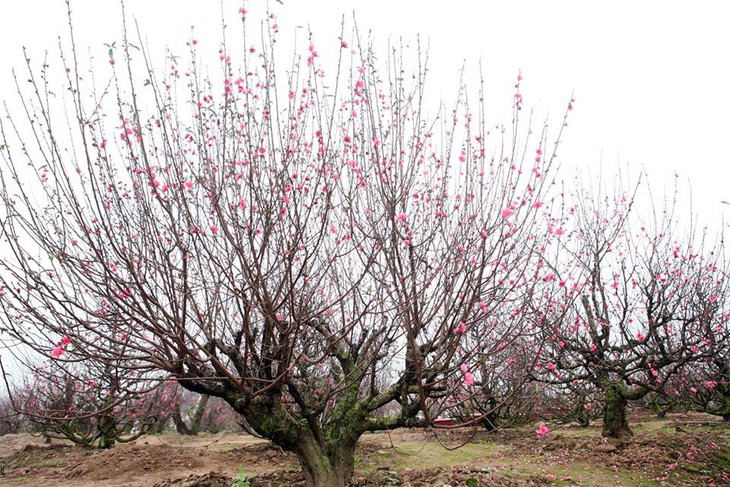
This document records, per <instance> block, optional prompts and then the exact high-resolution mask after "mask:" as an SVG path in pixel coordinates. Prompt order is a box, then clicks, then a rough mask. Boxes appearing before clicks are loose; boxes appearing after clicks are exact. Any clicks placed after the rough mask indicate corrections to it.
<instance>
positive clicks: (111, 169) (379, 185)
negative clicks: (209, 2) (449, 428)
mask: <svg viewBox="0 0 730 487" xmlns="http://www.w3.org/2000/svg"><path fill="white" fill-rule="evenodd" d="M240 13H241V19H240V21H241V26H242V33H243V35H242V36H241V41H240V44H236V45H234V46H232V45H231V44H230V43H229V44H225V43H224V44H223V45H222V46H221V48H220V55H219V62H220V64H219V65H220V71H219V73H218V74H217V75H211V76H209V77H206V76H203V75H202V74H201V73H203V72H205V68H203V67H201V65H200V60H199V59H198V52H197V40H196V39H194V38H191V40H190V42H189V49H190V56H189V61H188V64H187V65H183V64H182V61H181V58H179V57H176V56H172V55H170V56H169V57H168V61H167V64H166V65H165V66H155V67H154V69H153V67H152V63H151V61H150V54H149V52H148V51H147V50H140V49H135V47H134V46H133V44H132V43H131V42H130V41H129V40H128V39H126V38H125V40H124V42H123V43H121V47H119V48H112V49H110V52H109V61H110V62H109V64H110V65H109V67H108V72H104V73H103V74H102V73H101V72H99V71H98V70H97V71H96V72H88V73H87V72H85V71H84V70H83V68H82V67H81V65H80V61H79V60H78V58H77V52H78V50H77V46H75V45H74V44H73V41H72V43H71V44H70V49H69V51H68V52H66V51H62V54H61V56H60V58H59V59H57V60H54V61H53V62H51V61H45V62H43V63H42V64H41V63H33V62H31V60H30V59H28V61H27V64H28V70H27V74H24V75H22V76H20V75H19V77H18V78H19V79H21V78H22V80H23V81H22V83H21V82H20V81H19V93H20V96H21V100H22V101H23V102H24V107H25V111H24V112H22V113H20V114H12V115H11V117H10V118H9V119H3V120H2V122H0V130H1V133H2V151H1V153H2V156H0V157H1V158H2V169H1V172H0V177H2V187H1V189H0V191H1V192H0V196H1V197H2V201H3V212H4V214H3V215H2V222H3V224H2V225H3V226H2V235H3V245H4V246H5V247H6V248H8V249H9V252H8V253H7V258H4V259H3V261H2V268H1V269H0V289H1V292H2V296H1V297H0V300H1V301H2V309H3V312H2V322H3V327H4V328H5V329H6V330H7V331H8V333H10V334H11V335H12V336H13V337H14V338H15V339H16V340H19V341H21V342H23V343H24V344H25V346H27V347H30V348H32V349H33V350H35V351H37V352H38V353H40V354H43V355H46V356H48V355H53V354H54V353H56V352H54V347H57V346H58V345H57V343H58V340H59V339H60V337H63V336H68V337H70V340H71V342H72V344H73V353H75V354H78V359H79V360H89V361H93V362H94V363H97V364H120V366H123V367H125V368H127V369H128V370H133V371H136V373H138V374H141V375H144V374H150V373H152V374H154V373H160V372H162V373H165V374H167V375H168V377H170V378H172V379H175V380H177V381H178V382H179V384H180V385H181V386H182V387H184V388H186V389H189V390H191V391H195V392H198V393H201V394H208V395H210V396H213V397H218V398H222V399H223V400H224V401H226V402H227V403H228V404H230V406H231V407H232V408H233V409H234V410H235V411H236V412H237V413H239V414H240V415H241V416H242V418H243V419H244V420H245V423H246V424H247V425H249V426H250V428H251V429H252V430H253V431H254V432H256V433H257V434H259V435H261V436H263V437H265V438H268V439H269V440H271V441H272V442H273V443H275V444H277V445H279V446H280V447H282V448H284V449H286V450H289V451H292V452H294V453H295V454H296V456H297V457H298V459H299V461H300V463H301V466H302V470H303V473H304V476H305V479H306V481H307V484H308V485H312V486H314V485H316V486H344V485H346V483H347V482H348V479H349V478H350V476H351V475H352V471H353V466H354V448H355V443H356V442H357V440H358V438H359V437H360V436H361V435H362V434H363V433H365V432H367V431H376V430H385V429H392V428H397V427H401V426H415V425H430V424H432V422H433V420H434V419H435V418H436V417H437V416H438V415H440V414H448V410H449V408H450V407H452V406H453V405H454V401H457V402H459V401H464V400H467V398H469V397H470V396H472V395H474V394H476V393H477V389H478V387H477V386H478V385H479V384H480V383H481V382H482V377H481V374H480V372H479V368H480V367H482V366H489V363H490V357H491V356H493V355H495V354H497V353H498V351H501V350H502V349H503V347H504V346H505V345H506V344H509V343H510V342H511V341H513V340H515V339H516V337H520V336H524V337H533V338H530V339H537V332H536V329H535V323H536V322H535V319H534V315H533V314H531V313H530V312H528V310H527V308H526V307H524V306H521V305H520V304H519V303H523V302H526V300H527V297H528V296H529V295H530V294H531V293H532V292H533V288H534V285H535V283H534V279H532V274H531V272H532V271H531V269H534V268H535V266H537V265H538V262H539V261H540V260H541V257H540V249H541V246H542V242H543V240H544V239H545V238H546V236H547V235H548V233H547V227H546V225H545V220H544V218H543V217H542V212H543V211H544V210H545V208H541V207H542V206H543V201H547V199H546V198H547V196H546V195H547V189H548V186H549V182H550V180H551V179H550V178H551V177H552V176H551V172H550V171H551V169H552V165H553V160H554V157H555V151H556V149H557V142H556V140H558V139H559V134H560V132H561V131H562V126H563V125H560V126H559V127H558V128H557V129H556V130H554V133H552V132H551V133H548V126H547V125H544V126H541V127H539V128H537V129H536V128H534V127H530V126H527V127H524V128H522V127H521V126H520V122H519V121H520V116H521V114H522V108H523V101H522V95H521V93H520V91H519V82H518V84H517V85H516V87H515V97H514V112H513V116H512V124H511V125H507V126H506V127H501V126H499V127H496V128H492V129H490V128H489V127H490V126H491V125H490V124H488V122H487V114H486V112H485V108H484V100H483V92H482V87H480V86H479V85H477V86H476V87H472V86H470V85H469V84H468V83H465V82H464V83H462V84H461V85H460V86H458V89H457V90H456V98H455V100H454V102H453V103H452V104H451V105H449V108H447V107H446V105H441V108H440V110H439V111H437V112H436V115H433V114H429V111H428V110H427V107H428V106H429V104H428V102H427V100H429V99H431V98H430V95H428V92H427V90H426V72H427V56H426V55H425V54H424V53H422V52H420V50H419V49H418V48H408V47H403V48H402V50H401V49H395V50H393V52H387V53H386V56H385V57H384V58H383V59H380V58H378V57H377V56H376V54H375V50H374V49H373V48H372V42H365V41H362V40H361V39H360V37H359V33H358V31H357V30H356V29H353V31H352V33H351V35H350V38H345V35H344V34H343V36H342V37H341V38H340V39H337V40H336V47H337V49H338V50H339V55H338V59H337V60H336V62H335V63H333V69H332V70H328V71H327V72H325V70H324V68H323V65H324V63H321V62H320V55H319V53H318V50H317V44H316V43H315V42H314V41H312V42H311V43H309V46H308V48H306V49H305V51H304V52H303V53H295V56H294V58H293V62H292V64H291V65H290V66H288V68H287V69H286V70H284V71H282V70H279V69H277V67H276V66H277V64H276V62H275V60H276V59H277V56H278V54H277V51H276V50H275V49H274V47H275V44H276V39H277V33H278V26H277V25H276V20H275V18H274V17H273V15H272V16H270V17H269V18H268V20H267V22H266V23H265V24H264V28H263V32H262V35H261V38H262V39H264V41H263V42H262V43H261V44H257V43H253V42H251V40H250V39H251V38H252V37H256V36H251V35H250V32H249V31H252V29H251V27H249V26H248V21H247V19H246V17H247V13H246V11H245V9H243V8H242V9H241V11H240ZM326 42H327V43H332V40H326ZM398 52H407V53H408V54H398ZM58 73H60V74H61V76H62V77H63V78H64V80H65V81H64V82H63V85H62V88H61V87H59V86H57V85H56V84H54V83H55V81H53V80H55V79H56V76H57V75H58ZM26 78H27V79H28V80H29V82H28V83H26V82H25V79H26ZM61 90H62V91H63V93H64V96H63V98H59V97H55V96H53V94H54V93H56V92H59V93H60V91H61ZM528 125H531V123H530V124H528ZM503 308H505V309H506V308H509V309H510V311H509V312H508V313H512V317H511V318H510V320H506V321H502V322H499V323H496V322H495V321H496V320H495V318H496V317H498V316H502V314H504V313H505V311H503ZM518 308H519V309H518ZM66 353H70V352H66ZM59 358H60V359H63V358H64V357H63V356H61V357H59ZM394 406H395V407H394ZM383 408H390V409H389V410H391V411H392V410H394V411H396V412H394V413H393V414H388V415H382V414H378V411H379V410H381V409H383Z"/></svg>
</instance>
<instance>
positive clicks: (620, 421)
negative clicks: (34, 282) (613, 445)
mask: <svg viewBox="0 0 730 487" xmlns="http://www.w3.org/2000/svg"><path fill="white" fill-rule="evenodd" d="M628 404H629V402H628V400H627V399H626V398H625V397H624V396H623V395H622V394H621V392H620V391H619V390H618V389H617V387H616V386H610V387H608V389H606V402H605V404H604V406H603V432H602V434H603V436H606V437H609V438H618V439H619V440H625V439H627V438H629V437H631V436H632V435H633V434H634V433H633V431H631V428H629V423H628V421H627V419H626V409H627V406H628Z"/></svg>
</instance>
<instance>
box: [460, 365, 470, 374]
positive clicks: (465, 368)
mask: <svg viewBox="0 0 730 487" xmlns="http://www.w3.org/2000/svg"><path fill="white" fill-rule="evenodd" d="M461 371H462V372H464V373H467V372H469V367H467V366H466V364H461Z"/></svg>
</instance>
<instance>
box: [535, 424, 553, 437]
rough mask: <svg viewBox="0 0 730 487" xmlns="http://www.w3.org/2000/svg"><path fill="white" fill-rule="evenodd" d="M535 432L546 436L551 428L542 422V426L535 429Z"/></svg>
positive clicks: (539, 435) (540, 435)
mask: <svg viewBox="0 0 730 487" xmlns="http://www.w3.org/2000/svg"><path fill="white" fill-rule="evenodd" d="M535 433H537V436H538V437H539V438H545V436H547V434H548V433H550V428H548V427H547V426H545V425H544V424H541V425H540V427H539V428H537V431H535Z"/></svg>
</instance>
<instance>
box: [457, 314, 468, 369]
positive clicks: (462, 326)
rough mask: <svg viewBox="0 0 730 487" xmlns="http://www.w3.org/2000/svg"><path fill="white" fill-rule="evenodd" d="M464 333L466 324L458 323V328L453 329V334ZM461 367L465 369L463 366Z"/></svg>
mask: <svg viewBox="0 0 730 487" xmlns="http://www.w3.org/2000/svg"><path fill="white" fill-rule="evenodd" d="M465 331H466V323H464V322H463V321H462V322H461V323H459V326H457V327H456V328H454V333H464V332H465ZM463 367H466V366H465V365H464V366H463Z"/></svg>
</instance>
